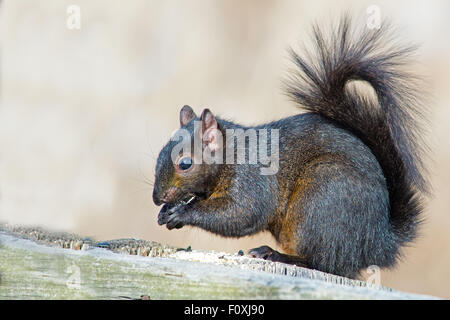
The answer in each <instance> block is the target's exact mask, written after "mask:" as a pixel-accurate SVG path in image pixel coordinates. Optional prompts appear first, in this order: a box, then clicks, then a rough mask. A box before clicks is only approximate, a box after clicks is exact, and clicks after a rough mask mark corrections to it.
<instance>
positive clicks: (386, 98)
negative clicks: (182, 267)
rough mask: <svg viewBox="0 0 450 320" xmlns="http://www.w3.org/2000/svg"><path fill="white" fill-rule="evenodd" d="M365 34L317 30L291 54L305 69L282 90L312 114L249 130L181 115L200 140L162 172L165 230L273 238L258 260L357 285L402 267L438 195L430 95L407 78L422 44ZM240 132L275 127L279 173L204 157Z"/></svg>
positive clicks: (167, 149) (183, 126)
mask: <svg viewBox="0 0 450 320" xmlns="http://www.w3.org/2000/svg"><path fill="white" fill-rule="evenodd" d="M356 31H357V30H356V29H355V28H354V25H353V23H352V21H351V19H350V18H349V17H348V16H344V17H343V18H341V19H340V20H339V22H338V23H337V24H336V25H333V26H332V27H331V30H330V33H329V34H328V35H327V34H326V33H325V32H324V30H322V29H321V28H319V27H318V26H317V25H314V27H313V41H314V47H313V48H314V52H310V51H308V50H306V53H305V54H304V55H300V54H298V53H297V52H296V51H294V50H293V49H290V50H289V53H290V56H291V58H292V61H293V63H294V65H295V66H296V69H295V70H294V71H292V73H291V74H290V76H289V77H288V79H287V80H286V81H285V82H284V88H285V90H286V93H287V95H288V97H289V98H290V99H291V100H293V102H295V103H296V104H297V105H298V106H299V107H300V108H301V109H302V110H303V111H304V112H303V113H299V114H297V115H294V116H290V117H287V118H284V119H281V120H278V121H273V122H270V123H266V124H262V125H259V126H253V127H250V126H243V125H240V124H237V123H235V122H232V121H228V120H225V119H222V118H220V117H217V116H215V115H214V114H213V113H212V112H211V110H209V109H204V110H203V112H202V113H201V115H200V117H199V116H197V115H196V114H195V112H194V111H193V109H192V108H191V107H189V106H187V105H186V106H184V107H183V108H182V109H181V111H180V129H178V130H184V131H185V132H187V134H188V140H191V141H188V142H190V143H188V144H187V145H186V148H184V151H180V150H178V149H177V150H176V146H177V144H179V140H180V139H178V140H176V139H171V141H169V142H168V143H167V144H166V145H165V146H164V147H163V148H162V150H161V152H160V153H159V156H158V159H157V163H156V172H155V184H154V189H153V201H154V203H155V204H156V205H158V206H159V205H163V206H162V208H161V210H160V212H159V215H158V223H159V224H160V225H164V224H165V225H166V227H167V228H168V229H169V230H171V229H174V228H176V229H179V228H181V227H183V226H194V227H199V228H202V229H205V230H207V231H210V232H212V233H214V234H218V235H221V236H224V237H234V238H238V237H242V236H246V235H251V234H255V233H258V232H260V231H269V232H270V233H271V234H272V235H273V237H274V238H275V239H276V241H277V242H278V243H279V244H280V247H281V248H282V251H283V252H278V251H276V250H274V249H272V248H270V247H268V246H262V247H259V248H255V249H252V250H250V251H249V255H250V256H252V257H256V258H262V259H266V260H269V261H278V262H284V263H288V264H294V265H297V266H301V267H306V268H311V269H316V270H320V271H323V272H327V273H332V274H336V275H340V276H345V277H348V278H358V277H360V275H361V272H362V270H364V269H365V268H367V267H369V266H371V265H377V266H379V267H380V268H390V267H393V266H395V264H396V262H397V261H398V259H399V258H400V257H401V256H402V250H401V249H402V247H404V246H405V245H407V244H408V243H409V242H411V241H413V240H415V238H416V237H417V234H418V228H419V227H420V225H421V223H422V221H423V218H422V217H421V213H422V211H423V208H424V205H423V202H424V199H425V196H426V195H427V193H429V186H428V185H429V184H428V182H427V179H426V168H425V166H424V160H423V156H425V154H426V152H425V151H426V145H425V144H424V141H423V134H422V129H421V125H420V123H421V121H423V120H425V117H424V113H425V108H424V102H423V101H424V99H423V96H424V93H423V90H421V87H422V86H421V85H419V79H418V77H417V76H415V75H414V74H413V73H411V72H410V71H406V70H405V67H406V68H407V67H409V66H410V65H409V64H408V63H409V62H410V61H411V60H410V55H411V53H413V52H414V50H415V47H412V46H401V45H398V44H396V42H395V41H393V39H392V37H391V36H392V32H391V31H392V30H391V28H390V27H389V25H388V24H383V25H381V26H380V28H378V29H368V28H366V29H364V30H363V32H356ZM353 81H360V82H363V83H366V84H369V85H370V86H371V88H372V89H373V92H374V94H372V95H370V94H368V93H367V92H361V90H360V88H359V89H358V87H355V86H351V85H350V84H351V83H352V82H353ZM355 83H357V82H355ZM196 123H197V125H196ZM238 129H242V130H245V132H247V131H248V130H255V132H256V133H257V135H258V138H259V137H260V136H261V132H262V131H260V130H261V129H267V130H269V131H270V130H278V150H275V151H274V150H272V149H274V148H272V147H273V146H274V144H273V141H272V140H271V139H268V140H270V141H269V142H268V145H269V147H271V155H272V156H273V155H275V156H277V157H278V168H277V170H276V172H275V173H274V174H261V172H260V169H261V167H262V166H263V165H262V164H261V163H243V164H235V163H232V164H230V163H225V162H223V161H222V163H220V161H217V162H214V163H205V162H201V161H198V159H196V158H195V157H196V156H195V155H194V149H195V148H193V147H192V144H191V142H192V141H194V140H195V138H197V137H200V138H201V140H200V141H201V143H200V144H199V147H198V145H197V148H200V151H201V152H203V153H204V152H205V151H209V152H210V153H211V154H215V153H219V152H218V151H220V150H224V149H225V146H226V145H227V144H228V143H230V140H229V139H228V138H223V136H225V135H226V133H227V130H238ZM274 132H275V131H274ZM247 138H248V137H247ZM233 139H234V138H233ZM246 141H247V140H246ZM271 141H272V142H271ZM194 144H195V141H194ZM186 149H187V151H186ZM237 149H238V148H237ZM244 149H245V150H244V151H245V153H246V157H249V156H250V155H251V152H250V148H249V147H248V146H247V144H245V147H244ZM237 151H239V150H234V152H235V153H236V152H237ZM241 151H242V150H241ZM219 158H220V156H219Z"/></svg>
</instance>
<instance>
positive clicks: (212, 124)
mask: <svg viewBox="0 0 450 320" xmlns="http://www.w3.org/2000/svg"><path fill="white" fill-rule="evenodd" d="M200 120H201V121H202V137H203V142H205V144H206V146H208V147H209V149H211V150H213V151H215V150H217V149H219V147H220V145H219V144H220V141H221V139H220V138H221V137H218V135H219V134H221V132H220V130H219V125H218V123H217V120H216V117H214V115H213V114H212V112H211V111H210V110H209V109H205V110H203V112H202V115H201V116H200Z"/></svg>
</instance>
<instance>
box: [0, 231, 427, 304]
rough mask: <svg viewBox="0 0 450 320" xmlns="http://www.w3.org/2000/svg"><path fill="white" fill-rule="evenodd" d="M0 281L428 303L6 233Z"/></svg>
mask: <svg viewBox="0 0 450 320" xmlns="http://www.w3.org/2000/svg"><path fill="white" fill-rule="evenodd" d="M23 237H28V238H31V239H33V238H35V240H37V242H38V243H37V242H36V241H32V240H29V239H23ZM99 246H100V247H106V248H100V247H99ZM63 247H66V249H63ZM70 247H72V249H80V250H70V249H69V250H68V249H67V248H70ZM81 248H83V250H81ZM114 251H116V252H114ZM117 252H122V253H126V254H119V253H117ZM130 253H131V254H130ZM0 277H1V278H0V299H125V298H140V297H141V296H142V295H146V296H150V298H151V299H428V298H432V297H429V296H422V295H413V294H408V293H403V292H398V291H394V290H390V289H388V288H369V287H365V282H362V281H355V280H350V279H345V278H342V277H336V276H333V275H328V274H324V273H322V272H318V271H314V270H308V269H304V268H298V267H293V266H288V265H284V264H277V263H272V262H267V261H262V260H259V259H250V258H247V257H242V256H239V255H237V254H236V255H230V254H225V253H215V252H200V251H189V250H178V249H177V248H174V247H170V246H164V245H160V244H158V243H155V242H148V241H142V240H135V239H122V240H114V241H107V242H102V243H96V242H95V241H93V240H92V239H84V238H81V237H78V236H76V235H70V234H62V233H58V234H55V233H47V232H45V231H43V230H39V229H29V228H28V229H27V228H22V229H20V228H11V227H9V228H5V227H3V230H0Z"/></svg>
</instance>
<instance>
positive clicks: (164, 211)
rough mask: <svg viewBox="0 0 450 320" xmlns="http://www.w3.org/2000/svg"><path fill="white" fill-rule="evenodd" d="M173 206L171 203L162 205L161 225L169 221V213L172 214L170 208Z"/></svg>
mask: <svg viewBox="0 0 450 320" xmlns="http://www.w3.org/2000/svg"><path fill="white" fill-rule="evenodd" d="M171 207H172V206H171V205H169V204H167V203H166V204H164V205H163V206H162V208H161V210H160V211H159V214H158V224H159V225H160V226H162V225H164V224H166V223H167V220H168V219H169V214H170V212H169V210H170V209H171Z"/></svg>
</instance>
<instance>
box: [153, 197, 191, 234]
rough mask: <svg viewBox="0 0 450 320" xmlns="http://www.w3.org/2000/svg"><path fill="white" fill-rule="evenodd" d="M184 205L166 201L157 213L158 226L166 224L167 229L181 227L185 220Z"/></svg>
mask: <svg viewBox="0 0 450 320" xmlns="http://www.w3.org/2000/svg"><path fill="white" fill-rule="evenodd" d="M186 211H187V210H186V206H185V205H172V204H168V203H166V204H165V205H163V207H162V208H161V211H159V214H158V224H159V225H160V226H162V225H164V224H165V225H166V226H167V229H169V230H172V229H174V228H176V229H180V228H181V227H183V226H184V225H185V224H186V222H187V220H186V218H187V213H186Z"/></svg>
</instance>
